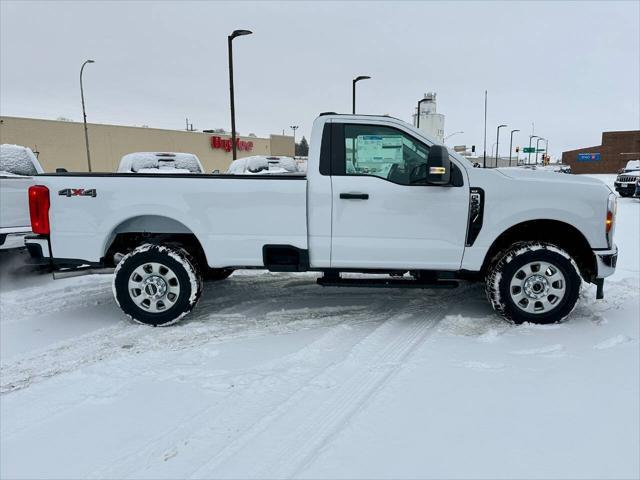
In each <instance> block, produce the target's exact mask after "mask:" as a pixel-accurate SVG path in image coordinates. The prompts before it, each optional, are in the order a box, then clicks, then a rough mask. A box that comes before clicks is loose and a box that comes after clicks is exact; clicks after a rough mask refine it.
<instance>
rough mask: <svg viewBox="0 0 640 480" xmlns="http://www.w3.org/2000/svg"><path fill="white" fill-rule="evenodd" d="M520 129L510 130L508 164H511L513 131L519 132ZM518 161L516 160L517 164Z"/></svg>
mask: <svg viewBox="0 0 640 480" xmlns="http://www.w3.org/2000/svg"><path fill="white" fill-rule="evenodd" d="M519 131H520V130H511V141H510V142H509V166H511V152H512V151H513V134H514V132H519ZM517 163H518V162H516V164H517Z"/></svg>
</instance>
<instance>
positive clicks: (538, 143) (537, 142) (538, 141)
mask: <svg viewBox="0 0 640 480" xmlns="http://www.w3.org/2000/svg"><path fill="white" fill-rule="evenodd" d="M540 140H544V138H542V137H538V139H537V140H536V165H538V146H539V145H540Z"/></svg>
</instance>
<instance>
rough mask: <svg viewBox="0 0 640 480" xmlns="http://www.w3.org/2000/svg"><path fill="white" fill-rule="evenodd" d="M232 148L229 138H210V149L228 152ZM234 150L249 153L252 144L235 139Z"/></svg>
mask: <svg viewBox="0 0 640 480" xmlns="http://www.w3.org/2000/svg"><path fill="white" fill-rule="evenodd" d="M232 147H233V144H232V143H231V139H230V138H221V137H217V136H213V137H211V148H214V149H222V150H224V151H225V152H230V151H231V149H232ZM236 148H237V149H238V150H244V151H246V152H250V151H252V150H253V142H247V141H245V140H240V139H239V138H236Z"/></svg>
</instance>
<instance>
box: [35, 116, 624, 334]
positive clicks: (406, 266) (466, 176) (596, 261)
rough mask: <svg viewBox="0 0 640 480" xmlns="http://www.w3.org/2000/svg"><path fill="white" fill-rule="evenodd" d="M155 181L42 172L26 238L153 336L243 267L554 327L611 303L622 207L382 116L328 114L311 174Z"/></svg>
mask: <svg viewBox="0 0 640 480" xmlns="http://www.w3.org/2000/svg"><path fill="white" fill-rule="evenodd" d="M150 177H152V176H151V175H141V176H137V175H130V174H113V175H108V176H105V175H92V174H67V173H57V174H46V175H41V176H40V177H39V178H38V185H35V186H33V187H31V188H30V190H29V192H30V195H29V199H30V202H31V203H30V205H31V209H32V220H33V222H34V224H33V226H34V233H36V234H38V235H39V236H38V237H37V238H33V239H31V238H30V239H29V240H28V247H29V248H30V251H31V250H33V251H36V250H37V251H39V255H40V256H41V257H42V258H43V259H44V260H45V261H49V262H51V263H52V265H53V266H55V267H56V268H57V269H58V272H59V274H58V276H60V273H63V274H65V275H77V274H84V273H92V272H93V273H95V272H105V271H109V272H114V283H113V292H114V295H115V298H116V301H117V303H118V305H119V306H120V308H122V310H123V311H124V312H125V313H126V314H127V315H129V316H130V317H131V318H133V319H134V320H136V321H138V322H140V323H145V324H149V325H155V326H159V325H170V324H172V323H175V322H177V321H179V320H180V319H181V318H183V317H184V316H185V315H186V314H187V313H189V312H190V311H191V310H192V309H193V307H194V306H195V305H196V303H197V301H198V299H199V297H200V295H201V293H202V280H203V279H204V278H206V277H209V278H211V277H214V278H217V279H218V280H222V279H224V278H226V277H228V276H229V274H230V272H231V271H233V270H234V269H241V268H261V269H266V270H270V271H275V272H305V271H315V272H318V273H320V274H321V275H322V276H321V277H320V278H318V279H317V281H318V283H319V284H320V285H323V286H327V287H384V288H388V287H395V288H440V289H442V288H455V287H456V286H457V285H458V283H459V282H460V281H462V280H465V281H483V282H484V284H485V289H486V293H487V298H488V300H489V302H490V303H491V305H492V306H493V308H494V309H495V311H496V312H497V313H498V314H499V315H501V316H503V317H505V318H507V319H509V320H511V321H513V322H516V323H522V322H533V323H551V322H558V321H561V320H562V319H564V318H565V317H566V316H567V315H569V314H570V313H571V312H572V311H573V309H574V307H575V305H576V302H577V301H578V298H579V295H580V289H581V284H582V281H583V280H584V281H585V282H589V283H593V284H595V285H596V287H597V288H596V296H597V298H603V297H604V290H603V286H604V279H605V278H606V277H608V276H609V275H612V274H613V273H614V271H615V267H616V261H617V256H618V249H617V247H616V245H615V243H614V239H613V235H614V231H615V215H616V204H617V196H616V194H615V193H613V192H612V191H611V189H610V188H609V187H608V186H607V185H605V184H604V183H603V182H601V181H600V180H597V179H594V178H589V177H585V176H577V175H558V174H556V173H552V172H544V171H538V172H534V171H529V170H526V169H520V168H490V169H489V168H474V167H472V166H471V164H470V163H469V162H468V161H467V160H465V159H464V157H461V156H460V155H458V154H457V153H455V152H450V151H448V150H447V148H446V147H445V146H444V145H442V144H440V143H438V141H437V140H436V139H434V138H432V137H430V136H428V135H426V134H425V133H424V132H423V131H421V130H418V129H416V128H414V127H413V126H411V125H409V124H407V123H405V122H403V121H401V120H398V119H394V118H391V117H387V116H369V115H337V114H332V113H328V114H323V115H321V116H319V117H318V118H317V119H316V121H315V122H314V124H313V129H312V135H311V148H310V151H309V159H308V170H307V174H306V175H296V174H284V173H282V174H274V175H244V174H242V175H238V174H231V175H189V174H184V175H172V176H171V178H166V177H165V178H162V177H161V176H155V178H153V179H152V178H150ZM159 177H160V178H159ZM67 191H70V192H71V195H69V196H68V195H64V194H61V192H67ZM89 192H91V193H90V194H89ZM352 272H357V273H360V274H361V275H360V276H359V277H357V278H353V277H348V276H347V277H344V276H341V275H342V274H343V273H344V274H349V273H352ZM379 274H389V275H390V276H385V277H384V278H381V277H380V276H379ZM371 275H374V276H373V277H372V276H371ZM216 291H217V290H216V289H215V288H214V289H209V292H211V293H212V294H215V292H216ZM374 292H379V290H372V291H371V295H376V294H378V295H379V293H374Z"/></svg>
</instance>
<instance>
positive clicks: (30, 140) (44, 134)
mask: <svg viewBox="0 0 640 480" xmlns="http://www.w3.org/2000/svg"><path fill="white" fill-rule="evenodd" d="M88 131H89V146H90V153H91V166H92V171H94V172H115V171H116V169H117V168H118V165H119V163H120V159H121V158H122V157H123V156H124V155H126V154H127V153H132V152H186V153H193V154H195V155H197V156H198V158H200V161H201V162H202V165H203V166H204V168H205V171H207V172H212V171H213V170H220V171H225V170H226V169H227V167H228V166H229V164H230V163H231V160H232V153H231V146H232V144H231V136H230V134H228V133H226V134H222V133H202V132H189V131H181V130H164V129H159V128H145V127H126V126H122V125H103V124H96V123H89V124H88ZM0 143H9V144H15V145H22V146H25V147H29V148H31V149H32V150H33V151H34V152H37V155H38V160H39V161H40V163H41V164H42V167H43V168H44V170H45V171H47V172H51V171H55V169H56V168H59V167H62V168H66V169H67V170H68V171H79V172H83V171H87V150H86V147H85V140H84V125H83V124H82V123H79V122H66V121H58V120H41V119H35V118H20V117H4V116H3V117H0ZM293 154H294V144H293V137H291V136H286V135H270V136H269V138H260V137H253V136H250V137H248V136H242V137H239V138H238V151H237V155H238V158H241V157H246V156H250V155H288V156H293Z"/></svg>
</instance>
